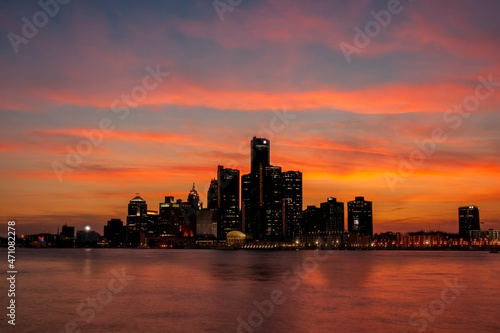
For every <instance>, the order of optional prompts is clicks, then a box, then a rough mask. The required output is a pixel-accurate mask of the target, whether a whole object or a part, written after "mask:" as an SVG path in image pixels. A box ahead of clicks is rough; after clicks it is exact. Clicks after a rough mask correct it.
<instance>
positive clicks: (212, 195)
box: [207, 179, 218, 209]
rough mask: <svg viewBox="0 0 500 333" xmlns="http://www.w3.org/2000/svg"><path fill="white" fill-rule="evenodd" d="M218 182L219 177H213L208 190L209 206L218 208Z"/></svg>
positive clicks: (209, 207)
mask: <svg viewBox="0 0 500 333" xmlns="http://www.w3.org/2000/svg"><path fill="white" fill-rule="evenodd" d="M217 188H218V182H217V179H212V180H211V181H210V186H209V187H208V191H207V208H208V209H217V198H218V194H217V192H218V190H217Z"/></svg>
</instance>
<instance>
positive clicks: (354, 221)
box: [347, 197, 373, 236]
mask: <svg viewBox="0 0 500 333" xmlns="http://www.w3.org/2000/svg"><path fill="white" fill-rule="evenodd" d="M347 224H348V230H349V233H351V234H359V235H368V236H373V213H372V202H371V201H366V200H365V198H364V197H356V198H355V199H354V201H349V202H348V203H347Z"/></svg>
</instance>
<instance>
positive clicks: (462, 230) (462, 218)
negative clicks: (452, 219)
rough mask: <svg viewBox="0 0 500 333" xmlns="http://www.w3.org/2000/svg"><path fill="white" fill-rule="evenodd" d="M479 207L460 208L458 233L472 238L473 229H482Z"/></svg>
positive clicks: (463, 236)
mask: <svg viewBox="0 0 500 333" xmlns="http://www.w3.org/2000/svg"><path fill="white" fill-rule="evenodd" d="M480 229H481V227H480V221H479V208H478V207H476V206H465V207H459V208H458V234H459V235H460V236H461V237H462V238H467V239H468V238H470V236H471V231H473V230H480Z"/></svg>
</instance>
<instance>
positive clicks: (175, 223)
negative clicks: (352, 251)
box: [42, 136, 493, 244]
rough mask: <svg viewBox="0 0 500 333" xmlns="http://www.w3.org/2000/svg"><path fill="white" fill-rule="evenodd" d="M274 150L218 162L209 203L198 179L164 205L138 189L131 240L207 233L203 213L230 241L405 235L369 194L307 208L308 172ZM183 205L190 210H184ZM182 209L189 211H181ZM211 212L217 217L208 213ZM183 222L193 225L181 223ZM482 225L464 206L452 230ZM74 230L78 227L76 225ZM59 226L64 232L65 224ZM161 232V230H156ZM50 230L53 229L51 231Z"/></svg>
mask: <svg viewBox="0 0 500 333" xmlns="http://www.w3.org/2000/svg"><path fill="white" fill-rule="evenodd" d="M270 152H271V140H269V139H267V138H257V137H255V136H254V137H253V138H252V140H251V141H250V154H249V155H250V165H251V167H250V173H249V174H241V176H240V170H238V169H232V168H226V167H224V166H223V165H218V166H217V174H216V178H214V179H211V180H210V183H209V186H208V190H206V188H204V190H206V193H207V195H206V198H207V202H206V205H205V207H203V202H202V201H201V200H200V195H199V193H198V191H197V190H196V185H195V183H193V184H192V188H191V190H190V191H189V193H188V195H187V200H184V199H183V198H182V197H181V198H177V199H175V196H173V195H165V196H164V199H165V200H164V203H162V202H160V203H159V207H158V209H156V208H155V207H152V206H148V205H147V201H146V200H144V199H143V198H142V197H141V196H140V195H141V194H140V193H135V197H134V198H132V199H131V200H130V202H129V204H128V212H127V214H126V215H125V216H126V218H125V219H123V220H124V221H125V224H124V225H123V226H124V227H126V230H127V231H126V234H127V241H128V242H131V243H135V244H139V243H140V244H142V243H141V239H142V238H143V237H144V235H142V236H141V235H140V234H141V233H143V234H148V232H151V230H150V228H151V226H152V225H155V226H157V224H158V223H159V225H160V228H159V230H160V234H161V233H165V234H170V235H172V234H176V233H177V231H179V232H180V234H179V237H181V236H180V235H184V237H186V236H187V237H194V236H196V235H201V234H199V233H198V232H197V231H196V225H199V221H198V222H197V221H196V220H197V216H200V214H203V215H204V216H205V217H203V218H204V219H207V220H206V221H205V222H203V223H209V224H210V223H216V227H215V229H213V228H214V227H213V226H212V227H211V228H212V229H211V232H208V234H212V235H213V236H215V237H217V239H219V240H220V239H225V238H226V234H227V233H228V232H230V231H243V232H246V233H247V236H249V237H250V238H251V239H255V240H264V241H271V242H272V241H280V240H284V239H287V240H293V239H295V238H296V237H297V236H299V235H305V234H310V233H313V234H314V233H316V232H322V233H324V232H326V233H329V234H332V235H339V234H343V233H345V232H347V233H350V234H359V235H366V236H370V237H372V236H373V235H374V234H378V233H379V234H383V233H386V232H389V233H390V232H397V233H401V230H398V229H396V230H385V231H377V232H374V226H376V225H377V223H376V220H375V219H374V218H373V202H372V201H368V200H365V198H364V197H363V196H356V197H355V198H354V200H352V201H349V202H347V203H346V204H345V205H344V202H340V201H338V200H337V198H335V197H327V198H326V199H325V200H326V202H322V203H318V204H315V205H307V206H306V207H303V205H302V203H303V196H302V188H303V184H302V173H301V172H300V171H291V170H290V171H282V168H281V167H280V166H275V165H272V163H271V160H272V159H271V153H270ZM240 184H241V187H240ZM209 198H211V199H209ZM240 202H241V205H240ZM344 206H345V207H344ZM179 207H184V208H180V210H178V209H179ZM203 208H204V209H203ZM182 209H187V210H185V211H184V212H182V213H181V211H182ZM207 210H208V213H209V214H210V216H211V217H210V216H209V215H207V214H206V213H207ZM212 213H213V214H214V215H212ZM177 214H182V215H185V216H184V218H182V219H179V218H180V216H177ZM193 214H194V215H193ZM318 214H319V215H318ZM188 215H189V217H188ZM261 215H262V216H261ZM259 216H260V217H259ZM200 217H201V216H200ZM181 220H184V221H185V222H187V224H184V223H181V222H180V221H181ZM112 221H120V223H123V222H121V221H122V217H121V216H119V217H118V216H112V217H110V220H109V222H112ZM209 221H210V222H209ZM109 222H108V227H106V226H105V225H102V227H103V230H104V233H106V228H109ZM481 224H484V222H480V218H479V207H477V206H464V207H458V224H457V228H458V232H455V231H447V232H449V233H451V234H458V235H460V236H461V237H464V238H467V237H469V236H470V232H471V231H479V230H480V229H482V230H485V229H490V230H493V228H481ZM65 227H68V226H67V223H65V224H64V225H63V226H62V228H63V232H62V233H61V234H64V228H65ZM71 228H73V230H74V226H72V227H71ZM96 228H98V229H100V227H95V228H92V227H91V226H90V225H89V224H86V225H85V227H84V228H81V229H82V230H84V229H85V230H87V231H89V230H93V231H95V230H96ZM185 228H188V229H186V230H187V231H186V230H184V229H185ZM42 229H43V228H42ZM57 230H58V232H57V234H59V226H58V228H57ZM161 230H163V231H161ZM214 230H216V231H214ZM266 230H267V231H266ZM417 231H427V232H431V231H442V230H441V229H440V228H439V229H434V230H433V229H432V228H430V225H429V228H428V229H422V230H411V232H413V233H415V232H417ZM157 232H158V230H157V231H155V234H156V233H157ZM47 233H48V234H49V233H50V232H49V231H47ZM141 237H142V238H141ZM147 237H148V236H146V240H147Z"/></svg>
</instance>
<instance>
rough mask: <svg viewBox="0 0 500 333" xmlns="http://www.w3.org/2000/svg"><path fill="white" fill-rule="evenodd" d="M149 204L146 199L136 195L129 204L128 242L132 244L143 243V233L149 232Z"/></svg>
mask: <svg viewBox="0 0 500 333" xmlns="http://www.w3.org/2000/svg"><path fill="white" fill-rule="evenodd" d="M147 214H148V205H147V203H146V200H144V199H143V198H141V197H140V196H139V195H136V196H135V197H134V198H133V199H131V200H130V202H129V204H128V214H127V237H126V238H127V242H128V243H130V244H140V243H141V233H143V234H145V233H147V232H148V230H149V229H150V228H149V223H148V216H147Z"/></svg>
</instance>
